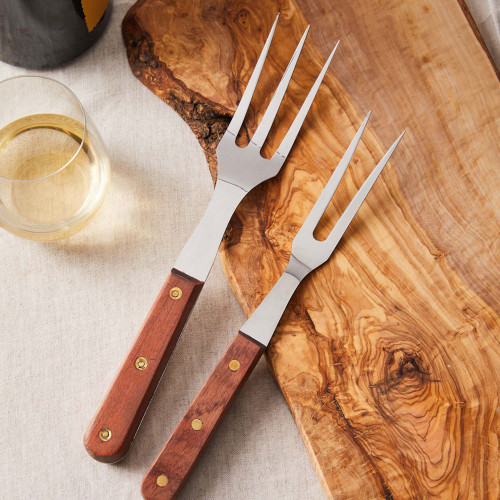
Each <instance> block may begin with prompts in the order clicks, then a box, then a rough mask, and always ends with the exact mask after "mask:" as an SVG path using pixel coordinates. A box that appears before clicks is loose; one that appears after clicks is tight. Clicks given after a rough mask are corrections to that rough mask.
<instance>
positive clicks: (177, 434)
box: [142, 114, 403, 500]
mask: <svg viewBox="0 0 500 500" xmlns="http://www.w3.org/2000/svg"><path fill="white" fill-rule="evenodd" d="M368 118H369V114H368V116H367V117H366V118H365V120H364V122H363V124H362V126H361V127H360V129H359V130H358V132H357V133H356V135H355V137H354V139H353V140H352V142H351V144H350V145H349V147H348V148H347V150H346V152H345V154H344V156H343V158H342V159H341V161H340V163H339V165H338V166H337V168H336V169H335V171H334V173H333V175H332V176H331V178H330V180H329V181H328V184H327V185H326V187H325V188H324V190H323V192H322V193H321V194H320V196H319V198H318V200H317V201H316V204H315V205H314V207H313V209H312V210H311V212H310V213H309V215H308V217H307V219H306V220H305V222H304V224H303V225H302V227H301V229H300V230H299V232H298V233H297V235H296V236H295V238H294V240H293V243H292V252H291V255H290V260H289V262H288V266H287V268H286V269H285V271H284V273H283V274H282V275H281V277H280V278H279V280H278V281H277V282H276V284H275V285H274V287H273V288H272V289H271V291H270V292H269V293H268V295H267V296H266V297H265V299H264V300H263V301H262V302H261V304H260V305H259V307H257V309H256V310H255V311H254V312H253V314H252V315H251V316H250V317H249V318H248V320H247V321H246V323H245V324H244V325H243V326H242V327H241V330H240V332H239V333H238V334H237V335H236V337H235V338H234V340H233V341H232V343H231V345H230V346H229V348H228V349H227V351H226V352H225V354H224V355H223V356H222V358H221V360H220V361H219V363H218V364H217V366H216V367H215V369H214V371H213V372H212V374H211V375H210V377H209V378H208V380H207V381H206V383H205V385H204V386H203V387H202V389H201V390H200V392H199V393H198V395H197V396H196V398H195V399H194V401H193V402H192V403H191V406H190V407H189V408H188V410H187V411H186V413H185V414H184V417H183V418H182V419H181V421H180V422H179V424H178V425H177V427H176V429H175V430H174V432H173V434H172V435H171V436H170V438H169V440H168V441H167V443H166V445H165V446H164V448H163V449H162V451H161V452H160V454H159V455H158V457H157V458H156V460H155V462H154V463H153V465H152V466H151V468H150V469H149V471H148V473H147V474H146V476H145V478H144V480H143V483H142V494H143V496H144V498H146V499H148V500H153V499H171V498H173V497H174V496H175V495H176V494H177V493H178V492H179V490H180V489H181V488H182V487H183V485H184V483H185V481H186V479H187V477H188V476H189V474H190V472H191V471H192V469H193V468H194V466H195V465H196V462H197V460H198V459H199V457H200V456H201V454H202V453H203V450H204V449H205V447H206V445H207V444H208V442H209V440H210V438H211V437H212V435H213V433H214V432H215V430H216V429H217V427H218V425H219V424H220V422H221V421H222V419H223V418H224V415H225V413H226V411H227V410H228V409H229V407H230V405H231V403H232V401H233V400H234V398H235V397H236V395H237V393H238V391H239V389H240V388H241V386H242V385H243V383H244V382H245V381H246V379H247V378H248V376H249V375H250V373H251V372H252V370H253V368H254V367H255V365H256V363H257V361H258V360H259V358H260V357H261V355H262V353H263V352H264V350H265V349H266V347H267V345H268V344H269V342H270V340H271V337H272V335H273V333H274V330H275V329H276V327H277V325H278V322H279V320H280V318H281V316H282V314H283V312H284V310H285V308H286V306H287V304H288V302H289V300H290V299H291V297H292V295H293V293H294V291H295V290H296V289H297V287H298V286H299V284H300V282H301V281H302V280H303V279H304V277H305V276H307V275H308V274H309V273H310V272H311V271H313V270H314V269H316V268H317V267H318V266H320V265H321V264H323V263H324V262H326V261H327V260H328V259H329V258H330V256H331V255H332V253H333V251H334V249H335V247H336V246H337V244H338V242H339V240H340V239H341V237H342V235H343V234H344V232H345V230H346V229H347V227H348V226H349V224H350V222H351V220H352V219H353V217H354V215H355V214H356V212H357V211H358V209H359V207H360V206H361V204H362V203H363V201H364V199H365V197H366V195H367V194H368V193H369V192H370V189H371V188H372V186H373V184H374V183H375V181H376V180H377V177H378V176H379V175H380V173H381V172H382V169H383V168H384V166H385V165H386V163H387V162H388V160H389V158H390V156H391V154H392V153H393V151H394V150H395V148H396V146H397V145H398V143H399V141H400V140H401V137H402V136H403V134H401V136H399V137H398V139H397V140H396V141H395V142H394V144H393V145H392V146H391V147H390V149H389V150H388V151H387V153H386V154H385V155H384V157H383V158H382V160H381V161H380V162H379V164H378V165H377V166H376V167H375V168H374V169H373V171H372V172H371V174H370V175H369V176H368V178H367V179H366V181H365V182H364V184H363V185H362V186H361V188H360V189H359V191H358V192H357V193H356V195H355V196H354V198H353V199H352V201H351V202H350V204H349V206H348V207H347V208H346V210H345V211H344V213H343V214H342V215H341V216H340V218H339V220H338V222H337V223H336V225H335V227H334V228H333V230H332V231H331V233H330V234H329V236H328V237H327V238H326V240H324V241H318V240H316V239H315V238H314V236H313V232H314V229H315V227H316V226H317V224H318V222H319V220H320V219H321V217H322V215H323V213H324V212H325V210H326V208H327V206H328V204H329V203H330V200H331V199H332V197H333V194H334V193H335V190H336V189H337V186H338V185H339V182H340V180H341V178H342V176H343V175H344V172H345V170H346V168H347V166H348V165H349V162H350V160H351V158H352V156H353V154H354V150H355V149H356V146H357V145H358V143H359V140H360V139H361V134H362V133H363V130H364V129H365V127H366V123H367V121H368Z"/></svg>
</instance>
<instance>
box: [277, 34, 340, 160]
mask: <svg viewBox="0 0 500 500" xmlns="http://www.w3.org/2000/svg"><path fill="white" fill-rule="evenodd" d="M339 43H340V40H339V41H338V42H337V43H336V44H335V47H334V48H333V50H332V52H331V53H330V56H329V57H328V60H327V61H326V63H325V65H324V66H323V69H322V70H321V73H320V74H319V75H318V77H317V78H316V81H315V82H314V85H313V86H312V87H311V90H310V91H309V94H308V95H307V97H306V99H305V101H304V102H303V103H302V106H301V108H300V110H299V112H298V113H297V116H296V117H295V120H294V121H293V123H292V125H291V126H290V128H289V129H288V132H287V133H286V135H285V137H284V138H283V141H281V144H280V146H279V147H278V150H277V151H276V153H277V154H279V155H281V156H283V158H286V157H287V156H288V153H290V150H291V149H292V146H293V143H294V142H295V139H296V138H297V135H298V134H299V131H300V129H301V127H302V123H304V120H305V118H306V116H307V113H308V112H309V108H310V107H311V104H312V102H313V101H314V98H315V97H316V93H317V92H318V89H319V86H320V85H321V82H322V81H323V78H324V76H325V73H326V70H327V69H328V67H329V66H330V63H331V61H332V58H333V54H335V51H336V50H337V47H338V46H339Z"/></svg>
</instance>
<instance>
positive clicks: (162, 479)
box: [156, 474, 168, 488]
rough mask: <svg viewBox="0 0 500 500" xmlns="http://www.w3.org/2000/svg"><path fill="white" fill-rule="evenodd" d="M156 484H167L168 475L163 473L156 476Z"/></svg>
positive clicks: (161, 485) (161, 486)
mask: <svg viewBox="0 0 500 500" xmlns="http://www.w3.org/2000/svg"><path fill="white" fill-rule="evenodd" d="M156 484H157V485H158V486H159V487H160V488H163V487H164V486H167V484H168V477H167V476H165V475H164V474H162V475H161V476H158V477H157V478H156Z"/></svg>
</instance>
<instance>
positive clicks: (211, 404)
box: [142, 333, 264, 500]
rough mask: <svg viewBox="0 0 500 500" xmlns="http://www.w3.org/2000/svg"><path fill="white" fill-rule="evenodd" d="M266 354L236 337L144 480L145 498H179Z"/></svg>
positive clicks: (251, 341) (260, 347)
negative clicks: (240, 393) (236, 398)
mask: <svg viewBox="0 0 500 500" xmlns="http://www.w3.org/2000/svg"><path fill="white" fill-rule="evenodd" d="M263 352H264V347H263V346H262V345H260V344H257V343H256V342H255V341H253V340H250V339H249V338H248V337H245V336H244V335H242V334H241V333H238V335H236V337H235V338H234V340H233V342H232V343H231V345H230V346H229V348H228V349H227V351H226V352H225V354H224V355H223V356H222V358H221V360H220V361H219V363H218V364H217V366H216V367H215V369H214V371H213V372H212V374H211V375H210V377H209V378H208V380H207V381H206V382H205V385H204V386H203V387H202V389H201V390H200V392H199V393H198V395H197V396H196V398H195V400H194V401H193V402H192V403H191V406H190V407H189V408H188V410H187V411H186V413H185V415H184V417H183V418H182V419H181V421H180V422H179V424H178V425H177V427H176V429H175V430H174V432H173V434H172V435H171V436H170V438H169V440H168V441H167V444H166V445H165V446H164V448H163V449H162V450H161V452H160V454H159V455H158V457H156V460H155V461H154V463H153V465H152V466H151V468H150V469H149V471H148V473H147V474H146V476H145V477H144V480H143V482H142V495H143V497H144V498H145V499H148V500H149V499H151V500H153V499H167V498H168V499H170V498H174V497H175V496H176V495H177V493H178V492H179V491H180V490H181V488H182V487H183V485H184V483H185V482H186V480H187V478H188V476H189V474H190V473H191V471H192V470H193V468H194V466H195V465H196V462H197V461H198V459H199V458H200V457H201V455H202V453H203V451H204V450H205V448H206V446H207V444H208V443H209V441H210V439H211V437H212V435H213V434H214V432H215V430H216V429H217V427H218V426H219V424H220V423H221V421H222V419H223V418H224V415H225V414H226V412H227V410H228V409H229V408H230V406H231V403H232V402H233V401H234V399H235V397H236V395H237V394H238V391H239V389H240V388H241V386H242V385H243V384H244V383H245V381H246V380H247V378H248V376H249V375H250V373H251V372H252V370H253V368H254V367H255V365H256V364H257V361H258V360H259V358H260V357H261V355H262V353H263Z"/></svg>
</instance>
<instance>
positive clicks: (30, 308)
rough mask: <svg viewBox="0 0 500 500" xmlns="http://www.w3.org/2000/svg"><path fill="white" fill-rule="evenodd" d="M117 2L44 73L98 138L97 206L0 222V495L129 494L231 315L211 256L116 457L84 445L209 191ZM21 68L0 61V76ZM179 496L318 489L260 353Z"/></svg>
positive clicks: (234, 325)
mask: <svg viewBox="0 0 500 500" xmlns="http://www.w3.org/2000/svg"><path fill="white" fill-rule="evenodd" d="M130 5H131V2H130V1H127V2H119V1H115V4H114V12H113V17H112V21H111V24H110V26H109V29H108V30H107V32H106V33H105V35H104V37H103V38H102V39H101V40H99V42H98V43H97V44H96V45H95V46H94V47H92V48H91V49H90V51H89V52H87V53H86V54H85V55H84V56H83V57H81V58H79V59H77V60H75V61H73V62H72V63H70V64H69V65H67V66H66V67H63V68H61V69H57V70H54V71H45V72H43V74H46V75H49V76H51V77H54V78H56V79H57V80H60V81H61V82H63V83H65V84H66V85H68V86H69V87H70V88H71V89H72V90H73V91H74V92H75V93H76V94H77V95H78V96H79V97H80V99H81V100H82V102H83V103H84V106H85V107H86V109H87V111H88V113H89V115H90V116H91V118H92V120H93V121H94V122H95V124H96V126H97V128H98V129H99V131H100V132H101V135H102V137H103V139H104V142H105V144H106V145H107V147H108V151H109V154H110V156H111V160H112V168H113V172H112V183H111V187H110V191H109V195H108V198H107V200H106V202H105V204H104V206H103V208H102V209H101V211H100V212H99V213H98V215H97V216H96V218H95V219H94V220H93V221H92V222H91V223H90V225H89V226H88V227H87V228H86V229H84V230H83V231H82V232H81V233H79V234H78V235H76V236H74V237H72V238H70V239H69V240H66V241H62V242H60V243H50V244H49V243H42V244H40V243H35V242H30V241H24V240H22V239H19V238H15V237H14V236H12V235H10V234H9V233H6V232H4V231H1V230H0V248H1V259H2V260H1V265H0V283H1V286H0V352H1V358H0V359H1V361H0V450H1V458H0V499H10V500H17V499H23V500H24V499H29V498H33V499H37V500H42V499H65V500H77V499H92V500H94V499H104V500H115V499H116V500H124V499H139V498H140V483H141V479H142V477H143V475H144V474H145V472H146V470H147V469H148V467H149V465H150V464H151V462H152V460H153V459H154V458H155V456H156V454H157V453H158V452H159V451H160V449H161V447H162V446H163V444H164V442H165V441H166V439H167V438H168V436H169V435H170V433H171V432H172V430H173V429H174V427H175V426H176V424H177V422H178V420H179V419H180V417H181V416H182V414H183V413H184V411H185V410H186V408H187V407H188V404H189V403H190V401H191V400H192V399H193V398H194V396H195V395H196V393H197V391H198V390H199V389H200V388H201V386H202V384H203V382H204V380H205V379H206V377H207V376H208V375H209V373H210V371H211V370H212V369H213V367H214V366H215V364H216V362H217V361H218V360H219V358H220V356H221V355H222V353H223V352H224V350H225V349H226V347H227V345H228V344H229V342H230V341H231V340H232V338H233V337H234V335H235V334H236V333H237V331H238V329H239V326H241V324H242V323H243V321H244V315H243V313H242V311H241V309H240V307H239V305H238V303H237V302H236V299H235V298H234V297H233V295H232V293H231V290H230V288H229V285H228V284H227V281H226V278H225V276H224V274H223V272H222V267H221V265H220V262H219V259H218V258H217V259H216V262H215V265H214V268H213V270H212V273H211V274H210V277H209V279H208V282H207V284H206V286H205V288H204V290H203V292H202V294H201V296H200V298H199V301H198V304H197V305H196V307H195V309H194V312H193V314H192V316H191V318H190V320H189V322H188V324H187V326H186V329H185V330H184V333H183V334H182V336H181V340H180V341H179V344H178V346H177V349H176V350H175V352H174V355H173V357H172V358H171V361H170V363H169V365H168V368H167V371H166V373H165V376H164V377H163V380H162V381H161V384H160V386H159V389H158V391H157V394H156V396H155V397H154V399H153V402H152V404H151V407H150V409H149V411H148V412H147V415H146V417H145V419H144V421H143V423H142V426H141V428H140V430H139V433H138V435H137V438H136V441H135V442H134V444H133V447H132V449H131V451H130V454H129V456H128V457H127V458H126V459H125V460H124V461H123V462H121V463H120V464H118V465H105V464H100V463H97V462H95V461H94V460H92V459H91V458H90V457H89V456H88V455H87V454H86V452H85V450H84V448H83V444H82V437H83V433H84V430H85V427H86V425H87V423H88V422H89V420H90V418H91V417H92V414H93V412H94V411H95V409H96V406H97V404H98V402H99V400H100V398H101V397H102V396H103V394H104V392H105V391H106V389H107V387H108V384H109V383H110V382H111V380H112V378H113V376H114V374H115V372H116V370H117V368H118V367H119V365H120V363H121V361H122V359H123V357H124V355H125V353H126V351H127V349H128V347H129V346H130V344H131V341H132V339H133V338H134V336H135V334H136V333H137V331H138V328H139V327H140V325H141V323H142V321H143V320H144V318H145V316H146V314H147V312H148V310H149V308H150V306H151V305H152V303H153V301H154V299H155V297H156V294H157V293H158V292H159V290H160V288H161V286H162V284H163V281H164V279H165V278H166V276H167V275H168V273H169V271H170V268H171V267H172V265H173V263H174V261H175V258H176V256H177V254H178V253H179V251H180V250H181V248H182V246H183V245H184V243H185V242H186V240H187V238H188V236H189V234H190V232H191V231H192V230H193V229H194V227H195V226H196V224H197V222H198V220H199V219H200V217H201V215H202V213H203V211H204V208H205V207H206V205H207V203H208V200H209V199H210V195H211V192H212V190H213V185H212V181H211V178H210V174H209V171H208V167H207V165H206V162H205V158H204V155H203V153H202V150H201V148H200V147H199V145H198V143H197V141H196V139H195V137H194V135H193V134H192V133H191V131H190V130H189V128H188V126H187V125H186V124H185V123H184V121H183V120H182V119H181V118H179V117H178V116H177V114H176V113H175V112H174V111H172V110H171V109H170V108H169V107H168V106H167V105H166V104H164V103H163V102H161V101H160V100H159V99H158V98H157V97H155V96H154V95H153V94H152V93H151V92H150V91H148V90H147V89H146V88H145V87H144V86H143V85H142V84H140V83H139V82H138V80H137V79H136V78H135V77H134V76H133V75H132V72H131V71H130V69H129V66H128V63H127V59H126V53H125V48H124V45H123V43H122V40H121V32H120V23H121V20H122V19H123V16H124V15H125V12H126V10H127V9H128V7H129V6H130ZM26 72H27V71H26V70H22V69H19V68H14V67H11V66H8V65H6V64H1V63H0V80H1V79H4V78H7V77H9V76H13V75H17V74H23V73H26ZM38 73H40V72H38ZM0 113H1V109H0ZM180 498H182V499H204V500H209V499H229V498H239V499H245V500H252V499H259V500H260V499H276V498H286V499H319V498H323V495H322V493H321V488H320V486H319V482H318V480H317V478H316V476H315V474H314V472H313V468H312V466H311V463H310V461H309V458H308V456H307V453H306V450H305V448H304V446H303V444H302V441H301V439H300V437H299V434H298V432H297V429H296V427H295V425H294V422H293V419H292V417H291V415H290V413H289V411H288V408H287V406H286V404H285V401H284V399H283V397H282V395H281V393H280V391H279V389H278V386H277V385H276V383H275V382H274V381H273V379H272V377H271V375H270V374H269V372H268V370H267V368H266V366H265V363H264V362H263V361H261V362H260V363H259V365H258V366H257V368H256V371H255V373H254V374H253V375H252V377H251V378H250V380H249V382H248V384H247V386H246V387H245V388H244V389H243V391H242V393H241V394H240V397H239V398H238V399H237V401H236V403H235V405H234V407H233V408H232V410H231V411H230V412H229V414H228V416H227V418H226V421H225V422H224V423H223V425H222V426H221V428H220V430H219V432H218V433H217V435H216V437H215V439H214V441H213V443H212V445H211V446H210V448H209V449H208V450H207V453H206V454H205V456H204V458H203V459H202V460H201V462H200V464H199V467H198V469H197V470H196V471H195V473H194V474H193V476H192V478H191V480H190V481H189V483H188V484H187V486H186V488H185V490H184V491H183V493H182V495H181V497H180Z"/></svg>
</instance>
